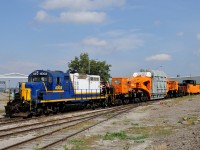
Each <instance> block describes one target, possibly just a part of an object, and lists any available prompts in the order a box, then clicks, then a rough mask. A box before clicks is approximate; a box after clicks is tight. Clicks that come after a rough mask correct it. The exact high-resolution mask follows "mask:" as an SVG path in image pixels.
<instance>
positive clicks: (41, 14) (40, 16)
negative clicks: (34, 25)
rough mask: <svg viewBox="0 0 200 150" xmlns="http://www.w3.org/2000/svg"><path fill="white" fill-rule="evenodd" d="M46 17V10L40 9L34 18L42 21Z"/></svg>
mask: <svg viewBox="0 0 200 150" xmlns="http://www.w3.org/2000/svg"><path fill="white" fill-rule="evenodd" d="M47 18H48V14H47V12H46V11H43V10H40V11H38V12H37V13H36V16H35V20H37V21H44V20H46V19H47Z"/></svg>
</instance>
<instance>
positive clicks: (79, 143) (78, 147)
mask: <svg viewBox="0 0 200 150" xmlns="http://www.w3.org/2000/svg"><path fill="white" fill-rule="evenodd" d="M69 145H72V147H71V148H69V147H68V146H67V144H66V145H65V146H64V147H63V148H64V150H69V149H70V150H82V149H83V148H84V146H85V142H84V141H83V140H78V139H74V140H71V141H69Z"/></svg>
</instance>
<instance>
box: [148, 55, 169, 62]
mask: <svg viewBox="0 0 200 150" xmlns="http://www.w3.org/2000/svg"><path fill="white" fill-rule="evenodd" d="M145 60H146V61H169V60H171V56H170V55H169V54H156V55H152V56H149V57H146V59H145Z"/></svg>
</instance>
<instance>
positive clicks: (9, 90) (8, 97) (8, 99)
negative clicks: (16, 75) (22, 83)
mask: <svg viewBox="0 0 200 150" xmlns="http://www.w3.org/2000/svg"><path fill="white" fill-rule="evenodd" d="M8 86H9V89H8V94H9V95H8V100H9V101H10V80H8Z"/></svg>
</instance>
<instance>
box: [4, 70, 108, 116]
mask: <svg viewBox="0 0 200 150" xmlns="http://www.w3.org/2000/svg"><path fill="white" fill-rule="evenodd" d="M104 102H105V96H103V95H101V91H100V76H97V75H86V74H79V73H74V74H72V73H63V72H62V71H49V70H47V71H44V70H36V71H34V72H32V73H31V74H30V75H29V77H28V82H22V83H20V85H19V93H16V94H15V98H14V100H13V101H10V102H8V104H7V106H5V111H6V114H7V115H8V116H15V115H23V116H24V115H25V116H26V115H33V114H34V115H40V114H49V113H50V112H52V113H57V112H63V111H65V110H66V109H69V108H71V107H72V106H76V107H86V106H88V105H89V106H90V107H94V106H95V105H103V103H104ZM68 106H70V107H68Z"/></svg>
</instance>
